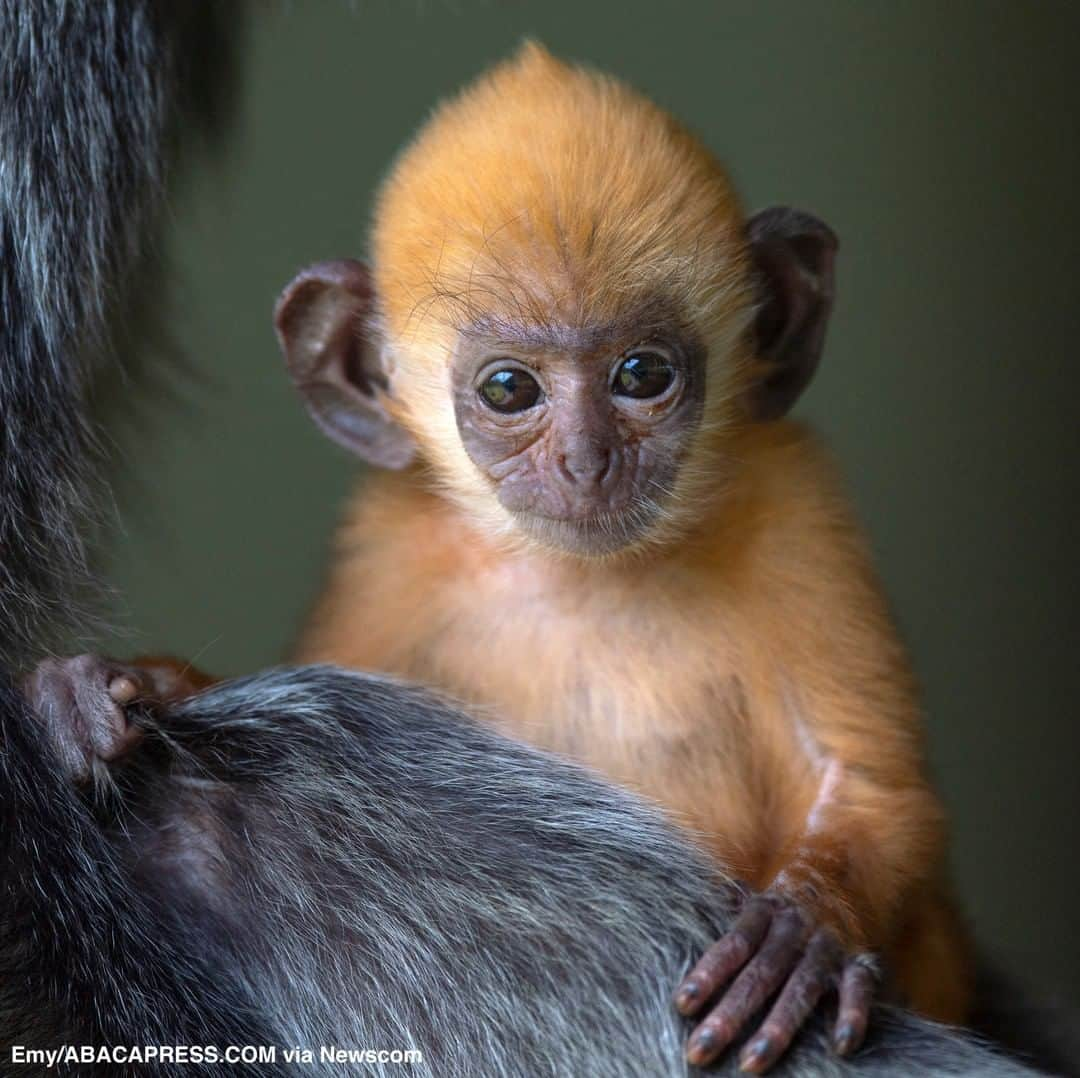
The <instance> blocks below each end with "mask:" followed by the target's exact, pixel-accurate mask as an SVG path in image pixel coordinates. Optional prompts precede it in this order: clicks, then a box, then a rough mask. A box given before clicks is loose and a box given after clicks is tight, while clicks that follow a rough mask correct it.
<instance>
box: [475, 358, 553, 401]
mask: <svg viewBox="0 0 1080 1078" xmlns="http://www.w3.org/2000/svg"><path fill="white" fill-rule="evenodd" d="M480 396H481V397H483V398H484V403H485V404H487V406H488V407H489V408H494V409H495V411H496V412H524V411H525V409H526V408H531V407H532V406H533V405H534V404H535V403H536V402H537V401H538V400H539V399H540V386H539V385H538V384H537V381H536V379H535V378H534V377H533V376H532V375H531V374H529V373H528V372H527V371H523V370H518V369H517V368H516V367H506V368H504V369H503V370H501V371H495V373H494V374H489V375H488V377H487V379H486V380H485V382H484V383H483V385H481V386H480Z"/></svg>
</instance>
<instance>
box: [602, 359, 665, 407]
mask: <svg viewBox="0 0 1080 1078" xmlns="http://www.w3.org/2000/svg"><path fill="white" fill-rule="evenodd" d="M674 380H675V369H674V368H673V367H672V365H671V364H670V363H669V362H668V361H667V359H666V358H665V357H664V356H662V355H660V353H659V352H635V353H634V354H633V355H632V356H627V357H626V359H624V360H623V361H622V363H620V364H619V369H618V370H617V371H616V372H615V382H614V384H613V385H612V387H611V390H612V392H613V393H617V394H618V395H619V396H620V397H639V398H640V397H659V396H660V394H661V393H663V392H664V390H666V389H667V388H668V386H670V385H671V383H672V382H673V381H674Z"/></svg>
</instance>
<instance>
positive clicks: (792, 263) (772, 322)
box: [746, 206, 839, 419]
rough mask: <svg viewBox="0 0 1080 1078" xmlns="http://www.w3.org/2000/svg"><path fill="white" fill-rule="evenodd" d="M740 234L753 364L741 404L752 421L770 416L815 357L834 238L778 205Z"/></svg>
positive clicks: (804, 379)
mask: <svg viewBox="0 0 1080 1078" xmlns="http://www.w3.org/2000/svg"><path fill="white" fill-rule="evenodd" d="M746 232H747V238H748V240H749V242H750V253H751V258H752V261H753V272H754V275H755V278H756V284H757V302H758V313H757V318H756V321H755V323H754V339H755V347H756V354H757V357H758V360H759V373H758V377H757V378H756V379H755V381H754V383H753V384H752V385H751V387H750V391H749V398H748V402H747V403H748V406H749V411H750V414H751V415H752V416H753V417H754V418H755V419H778V418H779V417H780V416H782V415H784V413H785V412H787V411H788V409H789V408H790V407H791V406H792V405H793V404H794V403H795V401H796V400H797V399H798V397H799V395H800V394H801V393H802V391H803V390H804V389H805V388H806V387H807V385H809V383H810V379H811V378H813V376H814V371H815V370H816V369H817V365H818V361H819V360H820V359H821V351H822V348H823V347H824V344H825V330H826V327H827V325H828V321H829V313H830V311H831V310H832V303H833V289H834V282H833V263H834V262H835V261H836V249H837V247H838V246H839V241H838V240H837V238H836V234H835V233H834V232H833V230H832V229H831V228H829V226H828V225H827V224H825V222H824V221H821V220H819V219H818V218H817V217H814V216H813V215H812V214H809V213H802V212H800V211H799V210H792V209H789V208H788V207H786V206H775V207H773V208H772V209H768V210H762V211H761V212H760V213H757V214H755V215H754V216H753V217H751V218H750V220H749V221H748V222H747V226H746Z"/></svg>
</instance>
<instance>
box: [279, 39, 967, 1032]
mask: <svg viewBox="0 0 1080 1078" xmlns="http://www.w3.org/2000/svg"><path fill="white" fill-rule="evenodd" d="M376 222H377V223H376V228H375V235H374V256H375V258H374V261H375V282H376V287H377V292H378V294H379V296H380V304H381V306H380V312H379V314H380V318H381V322H382V329H383V333H384V334H385V337H386V338H387V339H388V340H389V341H390V342H392V345H393V347H392V348H391V355H392V357H393V363H394V369H393V372H392V384H393V391H392V396H391V397H390V398H389V399H388V401H387V406H388V407H389V408H391V409H392V410H393V412H394V414H395V415H396V417H397V418H398V420H399V421H400V422H402V423H403V424H405V425H406V426H407V427H408V429H409V430H410V431H411V432H412V434H413V436H414V437H415V438H416V440H417V442H418V444H419V447H420V453H421V458H422V459H421V463H420V464H419V465H417V466H416V467H414V468H413V469H412V470H410V471H409V472H407V473H399V474H393V475H390V474H385V475H377V476H374V477H372V479H371V480H370V482H368V483H367V484H366V486H365V487H364V488H363V490H362V491H361V492H360V493H359V494H358V495H357V497H356V499H355V500H354V502H353V503H352V505H351V507H350V509H349V512H348V515H347V519H346V520H345V523H344V524H343V526H342V528H341V531H340V535H339V537H338V552H337V559H336V562H335V564H334V567H333V570H332V572H331V574H330V577H329V579H328V581H327V584H326V588H325V591H324V593H323V595H322V598H321V599H320V601H319V602H318V604H317V607H316V609H315V611H314V613H313V616H312V618H311V621H310V624H309V626H308V627H307V629H306V631H305V632H304V634H303V637H302V640H301V643H300V645H299V647H298V649H297V652H296V658H297V659H300V660H303V661H314V660H317V661H331V662H337V663H342V664H344V665H348V666H355V667H361V668H367V669H374V670H382V671H388V672H391V673H394V674H398V675H401V676H404V677H408V678H412V679H418V680H420V681H424V682H427V683H429V684H434V685H437V686H439V687H441V688H442V689H444V690H447V691H449V692H450V693H452V694H454V695H456V696H457V697H459V698H461V699H463V700H466V701H469V702H471V703H472V704H474V705H477V707H478V708H479V709H480V710H481V713H482V714H485V715H486V716H488V717H489V718H490V721H492V722H493V723H495V724H497V725H498V726H500V727H502V728H503V729H504V730H506V731H507V732H509V733H511V734H513V735H515V736H517V737H521V738H524V739H526V740H528V741H531V742H533V743H535V744H537V745H541V746H543V747H546V748H549V749H553V750H555V751H557V752H560V753H564V754H567V755H569V756H573V757H576V758H578V759H580V760H583V761H585V762H586V763H587V764H590V765H592V766H594V767H596V768H597V769H599V770H601V771H603V772H605V773H606V774H608V775H610V776H611V777H612V778H613V779H615V780H616V781H618V782H620V783H624V784H625V785H627V786H629V787H632V788H634V789H636V790H638V791H639V792H641V793H642V794H644V795H645V796H647V797H650V798H653V799H655V800H656V801H657V802H659V803H660V804H661V805H663V806H665V807H666V809H667V810H668V811H669V812H670V813H671V814H672V816H673V817H674V818H676V819H677V820H679V821H680V822H682V823H683V824H685V825H686V826H687V827H688V828H690V829H691V830H692V831H693V832H695V833H696V834H697V835H699V836H700V837H701V841H702V842H704V843H705V844H706V845H707V846H708V847H709V848H710V849H711V850H713V851H714V852H715V853H716V855H717V856H718V857H719V858H720V860H721V861H722V862H723V863H724V864H725V865H726V866H729V867H730V868H731V869H732V870H733V871H735V872H736V873H738V874H739V875H741V876H743V877H744V878H746V879H747V880H748V881H749V882H750V883H752V884H753V885H754V886H757V887H764V886H766V885H768V884H770V883H771V884H773V885H775V886H778V887H781V888H783V889H786V890H788V891H789V892H791V893H792V894H793V895H795V896H796V897H798V898H799V899H800V900H802V901H803V902H805V903H806V904H807V905H809V906H811V907H812V908H813V909H814V910H815V911H816V912H817V913H818V914H819V916H820V917H821V918H822V919H823V920H824V921H825V922H826V923H827V924H829V925H830V926H831V927H833V928H835V929H836V931H837V932H838V933H839V934H840V935H841V937H842V938H843V939H844V940H845V942H847V943H848V944H849V945H851V946H857V947H869V948H872V949H875V950H877V951H879V952H881V953H883V954H884V955H885V957H886V959H887V961H888V963H889V964H890V966H891V967H892V968H893V969H894V970H895V971H896V973H897V976H898V978H899V980H900V981H901V988H902V989H903V990H904V991H905V992H906V994H907V996H908V997H909V999H910V1001H911V1002H912V1003H913V1004H914V1005H915V1006H916V1007H918V1008H920V1009H921V1010H923V1011H925V1012H926V1013H928V1014H931V1015H932V1016H934V1017H937V1018H940V1019H944V1020H950V1021H955V1020H960V1019H962V1018H963V1016H964V1013H965V1010H966V1007H967V1002H968V995H969V992H970V967H969V959H968V952H967V945H966V940H965V937H964V934H963V930H962V928H961V927H960V924H959V922H958V920H957V918H956V916H955V913H954V912H953V910H952V907H951V905H950V902H949V899H948V896H947V892H946V888H945V886H944V884H943V882H942V878H943V872H942V859H943V850H944V829H943V820H942V811H941V808H940V805H939V803H938V800H937V798H936V797H935V795H934V793H933V791H932V789H931V787H930V786H929V784H928V782H927V779H926V775H925V767H924V759H923V736H922V731H921V719H920V712H919V705H918V702H917V697H916V692H915V688H914V685H913V683H912V677H911V674H910V672H909V669H908V665H907V660H906V657H905V655H904V653H903V649H902V647H901V646H900V644H899V642H898V641H897V638H896V634H895V631H894V629H893V626H892V624H891V622H890V619H889V615H888V611H887V609H886V604H885V601H884V599H883V598H882V596H881V592H880V589H879V587H878V584H877V581H876V579H875V575H874V572H873V569H872V567H871V565H870V562H869V559H868V556H867V552H866V550H865V547H864V543H863V540H862V538H861V536H860V534H859V532H858V529H857V527H856V526H855V524H854V523H853V522H852V520H851V518H850V516H849V512H848V508H847V503H846V500H845V498H844V497H843V495H842V493H841V492H840V490H839V486H838V484H837V482H836V480H835V478H834V476H833V474H832V470H831V467H830V465H829V463H828V462H827V460H826V458H825V456H824V454H823V453H822V452H821V450H820V449H819V448H818V447H817V445H816V444H815V442H814V440H813V439H812V437H811V436H810V435H809V434H808V433H807V432H805V431H804V430H803V429H802V428H801V427H800V426H798V425H796V424H794V423H790V422H787V421H781V422H776V423H770V424H764V425H760V426H748V425H746V424H745V423H743V422H741V421H740V418H739V416H740V413H739V411H738V408H737V407H736V401H737V399H738V393H739V389H740V387H741V386H742V385H743V383H744V381H745V379H746V378H747V377H749V374H750V372H752V370H753V367H754V362H755V361H754V357H753V355H752V354H751V352H750V349H749V346H748V343H747V342H748V334H747V332H746V330H747V327H748V325H749V321H750V318H751V315H752V313H753V312H752V306H751V303H752V301H751V291H750V288H749V282H748V273H747V256H746V251H745V247H744V241H743V240H742V238H741V237H742V234H743V233H742V229H743V217H742V213H741V210H740V207H739V205H738V202H737V200H736V197H735V195H734V193H733V192H732V189H731V185H730V183H729V181H728V179H727V177H726V175H725V173H724V171H723V169H722V168H721V167H720V165H719V164H718V163H717V162H716V161H715V160H714V159H713V158H712V157H711V156H710V155H709V154H708V153H707V152H706V151H704V150H703V149H702V148H701V147H700V145H699V144H698V143H697V142H696V141H694V140H693V139H692V138H691V136H690V135H688V134H687V133H686V132H685V131H684V130H683V129H682V128H681V127H679V126H678V124H676V123H675V121H673V120H672V119H671V118H670V117H668V116H667V115H665V114H664V113H663V112H661V111H660V110H659V109H657V108H656V107H655V106H653V105H652V104H650V103H648V102H646V101H644V100H643V99H641V98H640V97H639V96H637V95H636V94H634V93H633V92H632V91H630V90H628V89H627V88H625V87H623V86H622V85H620V84H618V83H616V82H614V81H613V80H611V79H608V78H605V77H603V76H600V75H596V74H593V73H590V72H586V71H582V70H579V69H575V68H571V67H568V66H566V65H564V64H562V63H560V62H558V61H556V60H554V59H552V58H551V57H550V56H548V55H547V54H546V53H544V52H543V51H542V50H541V49H539V48H538V47H536V46H527V47H526V48H525V49H524V50H523V52H522V53H521V54H520V55H519V56H518V57H517V58H515V59H514V60H512V61H511V62H510V63H508V64H506V65H503V66H502V67H500V68H498V69H497V70H496V71H495V72H494V73H493V74H491V75H490V76H489V77H487V78H486V79H484V80H482V81H481V82H480V83H479V84H478V85H477V86H476V87H474V88H472V89H470V90H468V91H466V92H465V93H464V94H463V95H461V96H460V97H459V98H457V99H456V100H454V101H452V102H451V103H449V104H447V105H445V106H444V107H443V108H442V109H440V110H439V111H438V112H437V113H436V115H435V117H434V118H433V120H432V121H431V123H430V124H429V125H428V127H427V128H425V130H424V131H423V133H422V134H421V135H420V137H419V138H418V140H417V141H416V142H415V143H414V144H413V146H412V147H411V148H409V149H408V150H407V151H406V152H405V154H404V155H403V157H402V158H401V160H400V161H399V163H398V165H397V167H396V169H395V170H394V172H393V173H392V174H391V176H390V178H389V179H388V181H387V184H386V187H385V189H384V191H383V193H382V197H381V199H380V202H379V208H378V213H377V217H376ZM658 291H660V292H662V293H663V294H664V295H665V296H667V297H669V298H671V299H673V300H674V302H676V303H677V304H678V306H679V308H680V310H681V311H682V312H683V313H684V315H685V316H686V317H687V319H688V320H689V321H691V322H692V324H693V325H694V326H695V327H696V328H697V330H698V331H699V333H700V334H701V335H702V337H703V339H704V341H705V342H706V345H707V347H708V351H709V361H708V362H709V367H708V384H709V392H708V395H707V404H706V413H705V417H704V421H703V423H702V427H701V430H700V432H699V433H698V435H697V436H696V441H695V443H694V445H693V446H692V451H691V453H690V454H689V457H688V464H687V466H685V467H683V469H682V471H681V473H680V476H679V480H678V483H677V486H676V489H675V490H674V491H672V492H670V493H671V497H670V500H669V502H668V505H667V513H666V516H665V519H664V520H663V521H662V523H661V525H660V526H659V527H657V528H655V529H654V530H653V531H652V532H651V533H650V535H649V536H648V538H647V540H646V541H645V542H643V543H642V544H640V545H639V546H638V547H637V548H635V549H634V550H632V551H630V552H629V554H625V555H622V556H617V557H610V558H606V559H591V560H589V559H576V558H573V557H569V556H564V557H553V556H552V555H551V554H550V553H549V552H548V551H546V550H544V549H541V548H540V547H538V546H537V545H536V544H535V543H534V542H530V541H527V540H524V539H522V538H521V537H520V536H519V535H518V534H517V532H516V531H515V529H514V525H513V519H512V517H511V515H510V514H509V513H507V512H506V511H505V510H503V509H502V508H501V507H500V506H499V504H498V503H497V501H496V499H495V498H494V497H493V496H492V494H491V490H490V487H489V485H488V483H487V481H486V479H485V478H484V477H483V476H482V475H481V474H480V473H479V471H478V470H477V469H476V468H475V467H473V465H472V463H471V461H470V460H469V458H468V456H467V455H466V454H465V452H464V450H463V449H462V446H461V442H460V438H459V436H458V433H457V429H456V426H455V419H454V414H453V409H452V404H451V400H450V392H449V387H448V374H447V368H448V363H447V359H448V355H449V351H450V349H451V347H452V341H453V339H454V334H455V333H456V332H457V331H458V330H460V329H461V328H462V327H463V326H467V325H468V323H469V322H470V320H471V319H474V318H476V317H477V316H478V315H481V314H482V315H486V316H491V317H505V318H513V319H515V320H518V321H522V320H524V321H530V320H532V321H544V320H549V321H557V322H561V323H565V324H570V325H581V324H588V323H590V322H593V321H604V320H609V319H613V318H617V317H618V316H619V315H620V313H621V312H623V311H625V310H628V309H632V308H633V306H634V304H635V303H638V302H640V300H641V298H642V297H644V296H648V295H652V294H656V293H657V292H658Z"/></svg>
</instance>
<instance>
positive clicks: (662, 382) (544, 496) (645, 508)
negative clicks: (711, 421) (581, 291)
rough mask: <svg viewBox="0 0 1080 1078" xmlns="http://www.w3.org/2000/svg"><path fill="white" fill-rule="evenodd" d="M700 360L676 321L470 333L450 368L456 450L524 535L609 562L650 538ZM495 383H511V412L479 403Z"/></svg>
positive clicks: (680, 451) (673, 473) (675, 462)
mask: <svg viewBox="0 0 1080 1078" xmlns="http://www.w3.org/2000/svg"><path fill="white" fill-rule="evenodd" d="M704 361H705V354H704V349H703V348H702V347H701V345H700V344H698V343H697V342H696V341H695V340H694V339H693V337H692V336H691V335H690V334H689V333H688V332H687V331H686V330H685V329H684V328H682V327H681V326H680V325H679V324H678V322H677V321H676V320H675V319H666V320H657V319H655V318H653V319H649V318H646V317H644V316H643V317H641V318H639V319H635V320H633V321H627V322H625V323H623V324H621V325H612V326H605V327H586V328H584V329H579V328H568V327H565V326H554V327H544V328H543V329H536V328H532V327H523V326H520V325H507V324H499V325H498V326H482V327H477V329H476V330H475V331H470V332H466V333H463V334H461V336H460V338H459V343H458V348H457V354H456V356H455V359H454V366H453V391H454V408H455V414H456V416H457V422H458V429H459V431H460V433H461V440H462V444H463V445H464V447H465V450H466V452H467V453H468V454H469V457H470V458H471V459H472V461H473V463H474V464H475V465H476V466H477V467H478V468H479V469H480V470H481V472H482V473H483V474H484V475H485V476H486V477H487V478H488V479H489V480H490V481H491V483H492V485H493V486H494V488H495V490H496V492H497V495H498V498H499V501H500V503H501V504H502V505H503V506H504V507H505V508H506V509H508V510H510V511H511V512H512V513H513V514H514V515H515V517H516V519H517V521H518V523H519V525H520V526H521V528H522V529H523V530H524V531H525V532H527V533H528V534H530V535H532V536H534V537H536V538H539V539H541V540H542V541H544V542H546V543H547V544H548V545H551V546H555V547H558V548H561V549H564V550H567V551H569V552H571V553H575V554H582V555H602V554H609V553H613V552H615V551H617V550H620V549H622V548H624V547H626V546H628V545H630V544H632V543H634V542H635V541H636V540H638V539H640V538H641V537H642V536H643V535H644V534H645V533H646V532H647V531H648V529H649V527H650V525H652V524H653V523H654V521H655V519H656V517H657V515H658V514H659V513H660V511H661V510H662V507H663V504H664V502H665V500H666V499H667V497H668V496H669V494H670V492H671V490H672V488H673V486H674V483H675V479H676V477H677V474H678V470H679V465H680V463H681V461H682V458H683V455H684V453H685V451H686V448H687V446H688V444H689V442H690V440H691V438H692V437H693V435H694V432H695V431H696V430H697V428H698V425H699V424H700V421H701V413H702V407H703V403H704V396H705V363H704ZM628 362H629V367H627V366H626V365H627V363H628ZM506 372H513V373H512V375H508V374H507V373H506ZM635 372H637V373H638V374H643V375H644V377H643V378H635V376H634V375H635ZM493 376H495V380H496V381H498V380H499V379H500V378H504V379H509V384H510V385H511V387H512V389H513V390H514V391H515V392H514V393H510V394H507V393H505V391H504V395H505V396H509V397H510V401H509V404H510V409H511V410H507V411H501V410H499V408H498V407H497V406H495V405H493V404H492V402H491V401H490V400H489V399H487V398H486V396H485V387H486V386H490V385H491V379H492V378H493ZM635 392H636V393H640V394H642V395H634V394H635ZM515 394H516V398H520V399H515Z"/></svg>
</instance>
